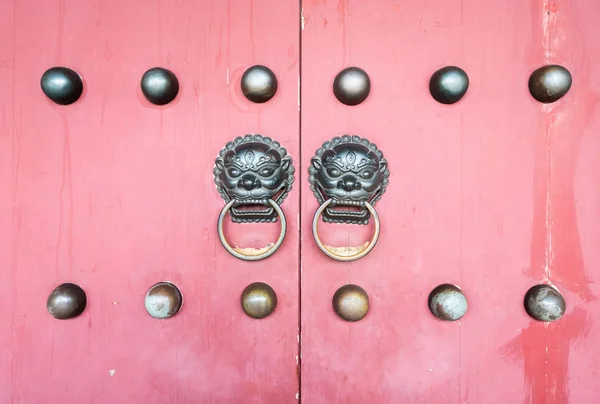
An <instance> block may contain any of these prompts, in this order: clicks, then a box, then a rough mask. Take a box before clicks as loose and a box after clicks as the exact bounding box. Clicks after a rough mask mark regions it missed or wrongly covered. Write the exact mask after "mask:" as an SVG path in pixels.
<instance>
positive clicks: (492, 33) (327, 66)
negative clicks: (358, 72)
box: [301, 0, 600, 404]
mask: <svg viewBox="0 0 600 404" xmlns="http://www.w3.org/2000/svg"><path fill="white" fill-rule="evenodd" d="M599 11H600V10H599V5H598V3H597V2H594V1H589V0H586V1H578V2H575V1H563V0H552V1H529V2H522V1H500V2H498V1H496V2H489V1H476V0H462V1H458V0H451V1H427V0H426V1H351V0H340V1H333V0H331V1H316V0H314V1H313V0H305V1H304V2H303V17H302V21H303V29H302V70H301V71H302V97H301V102H302V104H301V105H302V111H301V115H302V117H301V127H302V161H303V164H304V167H303V170H302V175H304V178H303V181H302V186H303V189H302V195H301V198H302V209H301V212H302V229H301V230H302V234H303V237H302V250H301V251H302V257H301V261H302V264H301V266H302V272H301V273H302V275H301V277H302V297H301V302H302V304H301V307H302V314H301V317H302V329H301V341H302V383H301V386H302V389H301V390H302V391H301V397H302V401H303V402H306V403H367V402H368V403H428V404H429V403H567V402H571V403H595V402H597V401H598V397H600V387H599V386H598V383H597V382H596V381H595V374H596V371H597V365H598V358H599V354H600V348H599V347H598V344H597V343H595V336H596V335H597V333H598V327H599V324H600V323H599V321H598V315H597V314H596V313H597V312H598V309H599V306H598V305H599V303H598V300H597V299H596V297H597V295H598V289H597V286H596V283H598V281H600V253H599V250H598V248H597V246H596V243H597V239H598V236H599V233H598V229H599V228H600V226H599V225H600V215H599V214H598V212H599V211H600V194H599V193H598V185H597V184H598V179H599V176H600V166H599V165H598V159H597V155H598V152H599V151H600V150H599V147H600V143H599V138H598V130H599V128H600V122H599V121H598V114H597V105H598V95H597V94H598V91H599V90H600V78H599V76H598V75H597V74H594V73H593V72H594V71H595V70H597V69H595V66H598V65H599V63H600V50H599V49H598V47H597V46H596V45H595V38H596V37H597V36H598V34H599V33H600V31H599V28H598V24H597V22H596V21H597V18H596V16H597V15H598V12H599ZM553 63H556V64H560V65H562V66H564V67H566V68H567V69H568V70H569V71H570V72H571V75H572V80H573V84H572V87H571V90H570V91H569V92H568V93H567V94H566V95H565V96H564V97H563V98H562V99H560V100H559V101H557V102H555V103H552V104H542V103H540V102H538V101H536V100H535V99H534V98H533V97H532V96H531V95H530V93H529V91H528V80H529V76H530V74H531V73H532V71H534V70H535V69H537V68H538V67H540V66H543V65H546V64H553ZM351 66H356V67H359V68H361V69H364V71H365V72H366V73H367V74H368V75H369V77H370V80H371V90H370V94H369V95H368V98H367V99H366V100H365V101H364V102H362V103H360V104H358V105H355V106H348V105H344V104H342V103H341V102H339V101H338V100H337V99H336V97H335V96H334V93H333V92H332V82H333V80H334V77H336V75H337V74H338V72H340V71H341V70H342V69H345V68H347V67H351ZM444 66H458V67H460V68H462V69H464V71H465V72H466V73H467V74H468V77H469V81H470V84H469V88H468V91H467V92H466V94H465V96H464V98H462V99H461V100H460V101H459V102H457V103H455V104H452V105H445V104H442V103H439V102H437V101H436V100H435V99H434V98H432V96H431V94H430V92H429V87H428V84H429V81H430V77H431V75H432V74H433V73H434V72H435V71H437V70H438V69H440V68H442V67H444ZM358 84H360V82H359V83H358ZM344 134H350V135H357V136H361V137H365V138H368V139H369V140H370V141H372V142H373V143H375V144H376V145H377V146H378V147H379V149H380V150H381V151H382V152H383V155H384V157H385V158H386V159H387V162H388V166H389V171H390V176H389V186H388V188H387V191H386V193H385V194H384V195H383V196H382V199H381V200H380V201H379V202H377V205H376V206H375V208H376V209H377V211H378V212H379V216H380V220H381V236H380V239H379V242H378V244H377V245H376V246H375V248H374V249H373V251H372V252H370V253H369V254H368V255H367V256H365V257H364V258H361V259H359V260H356V261H353V262H338V261H335V260H332V259H330V258H329V257H327V256H326V255H325V254H323V253H321V251H319V249H318V248H317V247H316V245H315V242H314V240H313V237H311V235H310V234H311V223H312V220H313V214H314V212H315V211H316V209H317V207H318V206H319V205H318V203H317V202H316V200H315V198H314V197H313V195H312V191H310V190H308V189H307V188H308V186H307V178H308V177H309V175H308V173H307V165H308V164H309V162H310V158H311V156H313V154H314V153H315V150H316V149H317V148H319V147H321V145H322V143H323V142H324V141H327V140H329V139H332V138H333V137H335V136H342V135H344ZM342 157H343V156H342ZM332 176H334V177H335V176H336V174H335V173H334V174H332ZM346 185H347V183H346ZM319 230H320V234H321V238H322V240H323V242H324V243H327V244H328V245H333V246H342V247H343V246H358V245H360V244H362V243H364V242H365V241H366V240H367V239H368V237H369V236H370V234H371V233H370V232H372V230H373V228H372V220H371V224H370V225H369V226H358V225H351V224H334V223H320V227H319ZM548 282H549V283H551V284H553V285H555V286H556V287H557V288H558V290H559V291H560V292H561V293H562V294H563V296H564V299H565V301H566V313H565V314H564V316H562V317H561V318H560V319H559V320H557V321H555V322H551V323H546V322H539V321H535V320H533V319H532V318H530V317H529V316H528V315H527V313H526V311H525V309H524V295H525V293H526V292H527V290H528V289H529V288H530V287H532V286H534V285H536V284H539V283H548ZM347 283H351V284H356V285H358V286H360V287H362V288H363V289H364V290H365V292H366V293H367V294H368V298H369V311H368V313H367V315H366V316H365V317H364V318H363V319H362V320H360V321H358V322H347V321H344V320H342V319H341V318H339V317H338V316H336V314H335V313H334V310H333V308H332V297H333V295H334V293H335V292H336V290H337V289H338V288H340V287H342V286H343V285H345V284H347ZM446 283H449V284H453V285H456V286H458V287H460V288H461V289H462V291H463V292H464V296H465V297H466V301H467V303H468V309H467V312H466V315H465V316H464V317H463V318H461V319H460V320H458V321H455V322H448V321H442V320H439V319H437V318H436V317H434V316H433V315H432V313H431V312H430V310H429V309H428V295H429V294H430V292H431V291H432V290H433V289H434V288H435V287H436V286H438V285H441V284H446ZM354 303H360V301H355V302H354ZM348 308H351V307H346V309H348Z"/></svg>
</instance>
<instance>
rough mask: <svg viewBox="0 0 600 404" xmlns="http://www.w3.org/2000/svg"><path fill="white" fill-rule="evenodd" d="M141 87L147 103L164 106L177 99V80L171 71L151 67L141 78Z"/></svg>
mask: <svg viewBox="0 0 600 404" xmlns="http://www.w3.org/2000/svg"><path fill="white" fill-rule="evenodd" d="M141 87H142V93H143V94H144V97H146V99H147V100H148V101H150V102H151V103H152V104H155V105H165V104H168V103H170V102H171V101H173V100H174V99H175V97H177V94H178V93H179V80H177V76H175V74H174V73H173V72H172V71H170V70H168V69H164V68H162V67H153V68H152V69H150V70H148V71H147V72H146V73H144V75H143V76H142V82H141Z"/></svg>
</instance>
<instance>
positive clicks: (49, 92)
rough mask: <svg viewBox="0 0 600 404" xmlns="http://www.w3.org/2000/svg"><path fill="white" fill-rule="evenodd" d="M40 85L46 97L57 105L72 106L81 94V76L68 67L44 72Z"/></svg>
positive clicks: (54, 68) (52, 68)
mask: <svg viewBox="0 0 600 404" xmlns="http://www.w3.org/2000/svg"><path fill="white" fill-rule="evenodd" d="M40 84H41V86H42V91H43V92H44V94H45V95H46V97H48V98H49V99H51V100H52V101H54V102H55V103H56V104H59V105H69V104H73V103H74V102H75V101H77V100H78V99H79V97H81V93H82V92H83V81H82V80H81V76H79V74H77V72H76V71H74V70H71V69H69V68H68V67H51V68H50V69H48V70H46V71H45V72H44V74H43V75H42V79H41V83H40Z"/></svg>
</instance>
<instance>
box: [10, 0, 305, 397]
mask: <svg viewBox="0 0 600 404" xmlns="http://www.w3.org/2000/svg"><path fill="white" fill-rule="evenodd" d="M298 16H299V7H298V4H297V3H294V2H281V1H276V0H273V1H251V0H246V1H235V2H234V1H230V2H227V1H220V0H215V1H201V2H194V1H156V2H150V1H142V0H140V1H124V2H123V1H102V2H92V1H80V0H60V1H34V0H29V1H14V2H13V1H4V2H0V36H1V37H2V41H0V269H1V271H2V274H3V281H2V283H1V284H0V308H1V314H0V347H1V348H0V402H2V403H8V402H12V403H36V402H53V403H54V402H62V403H91V402H96V403H166V402H174V403H175V402H176V403H209V402H211V403H216V402H239V403H241V402H244V403H264V402H271V403H284V402H295V401H296V394H297V391H298V380H297V375H296V357H297V355H298V345H297V326H298V318H297V313H298V273H297V263H298V255H297V243H298V227H297V223H296V222H297V221H296V217H297V215H298V190H297V189H295V190H293V191H292V194H291V195H290V197H289V198H288V199H287V200H286V201H285V202H284V204H283V206H282V208H283V209H284V211H285V212H286V214H287V216H288V226H289V227H288V232H287V237H286V240H285V242H284V245H283V246H282V248H281V250H280V251H278V252H277V254H276V255H275V256H273V257H272V258H270V259H269V260H268V261H265V262H263V263H248V262H241V261H239V260H237V259H235V258H233V257H232V256H230V255H229V254H228V253H227V252H226V251H225V250H224V249H223V248H222V247H221V245H220V243H219V240H218V237H217V233H216V220H217V217H218V214H219V211H220V209H221V208H222V206H223V201H222V200H221V198H220V196H219V194H218V193H217V191H216V189H215V186H214V184H213V178H212V177H213V174H212V170H213V164H214V159H215V157H216V155H217V154H218V152H219V150H220V149H221V147H223V146H224V145H225V143H226V142H227V141H229V140H231V139H233V138H234V137H236V136H239V135H243V134H245V133H255V132H256V133H263V134H265V135H268V136H272V137H274V138H276V139H277V140H279V141H280V142H281V143H282V144H283V145H284V146H285V147H286V148H287V149H288V151H289V152H290V154H291V155H292V156H293V157H294V160H296V164H298V162H297V156H298V127H299V125H298V119H299V118H298V101H297V94H298V71H299V65H298V55H299V40H298V31H299V22H298V21H299V19H298ZM56 64H65V65H67V66H70V67H72V68H74V69H75V70H76V71H78V72H79V73H80V74H81V75H82V77H83V80H84V84H85V93H84V94H83V96H82V98H81V99H80V100H79V101H78V102H77V103H76V104H73V105H71V106H68V107H58V106H56V105H54V104H53V103H52V102H50V101H49V100H47V99H46V98H45V97H44V95H43V94H42V92H41V89H40V84H39V80H40V77H41V75H42V73H43V72H44V71H45V70H46V69H47V68H49V67H51V66H53V65H56ZM253 64H265V65H267V66H269V67H270V68H271V69H273V71H274V72H275V73H276V74H277V76H278V78H279V91H278V94H277V96H276V97H275V98H274V99H273V100H272V101H271V102H269V103H268V104H264V105H253V104H252V103H250V102H249V101H248V100H246V99H245V98H244V96H243V95H242V93H241V90H240V88H239V80H240V77H241V75H242V73H243V71H244V70H245V69H246V68H247V67H249V66H251V65H253ZM154 66H165V67H168V68H169V69H171V70H172V71H173V72H174V73H175V74H176V75H177V77H178V78H179V81H180V85H181V92H180V95H179V96H178V97H177V99H176V100H175V101H174V102H173V104H170V105H167V106H165V107H155V106H152V105H150V104H149V103H148V102H147V101H145V99H144V98H143V96H142V95H141V91H140V90H139V84H140V79H141V77H142V74H143V73H144V72H145V71H146V70H147V69H149V68H151V67H154ZM267 227H268V228H269V232H264V234H262V233H263V229H265V228H267ZM228 231H229V233H230V234H229V235H230V238H231V239H232V240H233V241H234V242H239V243H240V244H243V245H264V244H266V243H268V242H270V241H272V240H273V238H272V236H273V234H274V233H275V232H276V231H277V229H276V226H275V225H267V226H266V227H264V226H262V225H256V226H252V225H249V226H243V225H231V226H228ZM271 233H273V234H271ZM163 280H169V281H172V282H173V283H175V284H176V285H177V286H178V287H179V288H180V289H181V291H182V293H183V299H184V302H183V307H182V309H181V311H180V312H179V314H178V315H176V316H175V317H173V318H171V319H169V320H166V321H158V320H156V319H153V318H151V317H150V316H149V315H148V314H147V313H146V312H145V310H144V300H143V299H144V295H145V293H146V291H147V290H148V288H150V286H152V285H153V284H154V283H156V282H158V281H163ZM63 281H71V282H75V283H77V284H79V285H81V286H82V287H83V288H84V289H85V290H86V292H87V294H88V301H89V305H88V308H87V309H86V311H85V312H84V314H83V315H82V316H81V317H79V318H77V319H74V320H69V321H57V320H55V319H54V318H52V317H51V316H50V315H49V314H48V312H47V311H46V298H47V296H48V294H49V293H50V292H51V291H52V289H53V288H54V287H55V286H56V284H58V283H61V282H63ZM255 281H262V282H266V283H269V284H270V285H271V286H272V287H273V288H274V289H275V290H276V292H277V294H278V300H279V306H278V307H277V309H276V311H275V312H274V313H273V315H272V316H271V317H269V318H267V319H264V320H262V321H256V320H253V319H251V318H249V317H247V316H246V315H245V314H244V313H243V311H242V309H241V307H240V300H239V299H240V294H241V292H242V290H243V289H244V287H245V286H246V285H248V284H250V283H252V282H255Z"/></svg>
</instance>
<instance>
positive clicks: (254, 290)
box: [240, 282, 277, 319]
mask: <svg viewBox="0 0 600 404" xmlns="http://www.w3.org/2000/svg"><path fill="white" fill-rule="evenodd" d="M240 300H241V303H242V309H244V312H245V313H246V314H247V315H249V316H250V317H252V318H256V319H261V318H265V317H267V316H268V315H270V314H271V313H273V310H275V307H277V294H275V291H274V290H273V288H272V287H270V286H269V285H267V284H266V283H262V282H255V283H252V284H250V285H248V286H246V288H245V289H244V291H243V292H242V297H241V299H240Z"/></svg>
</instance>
